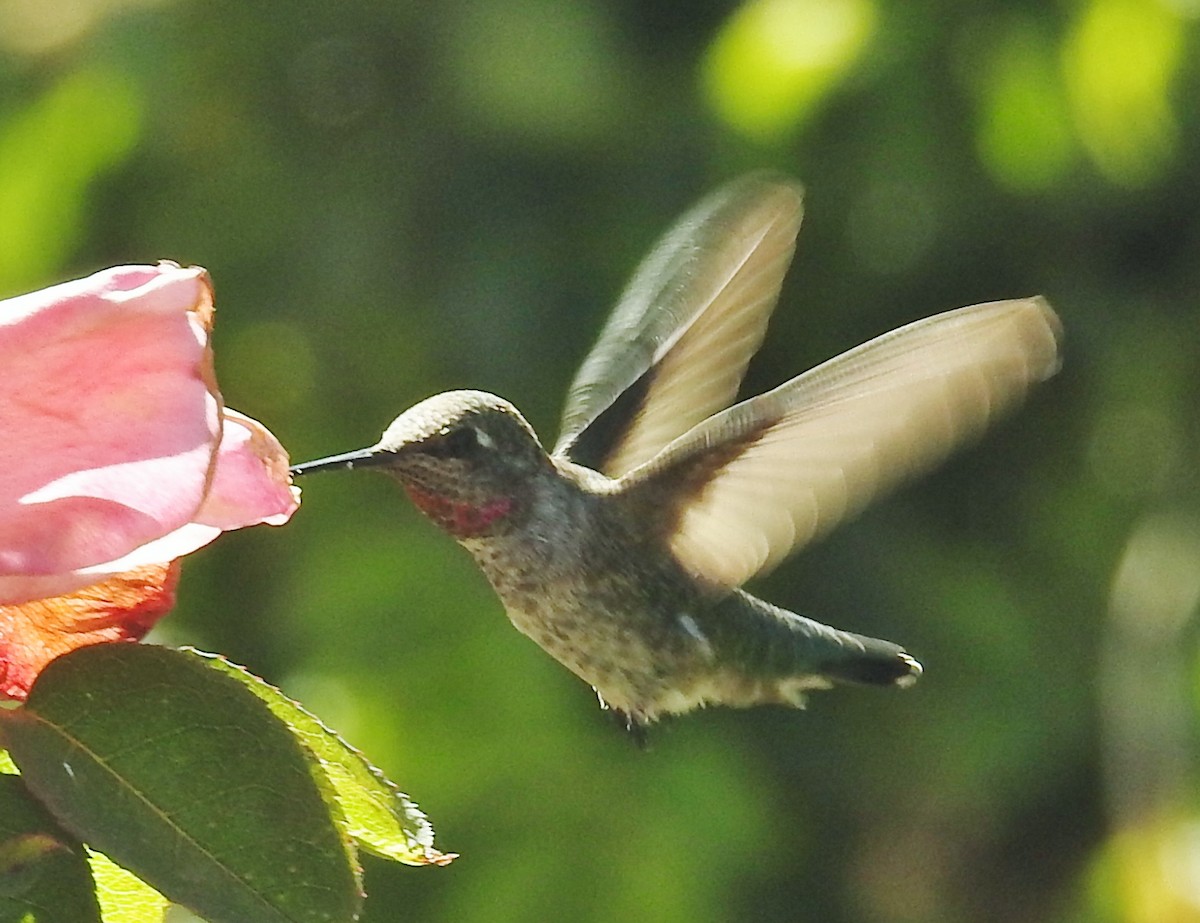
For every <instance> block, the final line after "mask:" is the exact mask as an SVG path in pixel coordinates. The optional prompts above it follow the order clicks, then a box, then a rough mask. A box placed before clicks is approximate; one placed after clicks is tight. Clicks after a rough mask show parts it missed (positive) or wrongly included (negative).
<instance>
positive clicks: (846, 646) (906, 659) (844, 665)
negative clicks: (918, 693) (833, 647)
mask: <svg viewBox="0 0 1200 923" xmlns="http://www.w3.org/2000/svg"><path fill="white" fill-rule="evenodd" d="M822 627H825V626H822ZM829 630H830V631H832V632H833V633H834V635H835V636H836V640H835V643H836V644H837V645H838V647H839V649H840V650H837V651H832V652H831V653H830V656H828V657H827V658H826V659H825V660H824V661H823V662H822V663H821V664H820V665H819V669H820V671H821V672H822V673H824V674H825V675H826V676H828V677H829V678H830V679H832V680H836V681H837V682H842V683H857V684H859V685H867V686H899V687H901V688H904V687H907V686H911V685H912V684H913V683H915V682H916V681H917V678H918V677H920V675H921V672H922V667H921V664H920V663H919V662H918V661H917V660H916V658H915V657H913V656H912V655H911V654H909V653H908V651H906V650H905V649H904V648H902V647H900V645H898V644H893V643H892V642H891V641H881V640H879V639H878V638H867V637H864V636H863V635H856V634H851V633H850V632H848V631H838V630H837V629H836V628H833V629H829Z"/></svg>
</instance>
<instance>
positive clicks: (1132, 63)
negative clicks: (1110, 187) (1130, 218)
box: [1062, 0, 1183, 187]
mask: <svg viewBox="0 0 1200 923" xmlns="http://www.w3.org/2000/svg"><path fill="white" fill-rule="evenodd" d="M1182 49H1183V25H1182V23H1181V22H1180V20H1179V18H1178V17H1177V16H1176V15H1174V14H1173V13H1172V12H1171V11H1170V10H1169V9H1168V8H1166V7H1164V6H1163V5H1162V4H1160V3H1158V2H1156V0H1092V2H1091V3H1089V4H1088V5H1087V6H1086V7H1084V9H1083V12H1082V13H1081V14H1080V16H1079V18H1078V20H1077V21H1076V22H1075V24H1074V27H1073V28H1072V30H1071V32H1070V34H1069V35H1068V36H1067V39H1066V41H1065V43H1064V45H1063V49H1062V66H1063V73H1064V76H1065V79H1066V87H1067V92H1068V99H1069V101H1070V106H1071V111H1072V114H1073V116H1074V120H1075V127H1076V130H1077V131H1078V133H1079V139H1080V141H1082V143H1083V146H1084V147H1085V148H1086V149H1087V151H1088V153H1089V155H1090V156H1091V158H1092V160H1093V162H1094V163H1095V164H1096V167H1097V169H1098V170H1099V171H1100V172H1101V173H1102V174H1104V176H1106V177H1107V178H1108V179H1109V180H1111V181H1112V182H1114V183H1117V184H1120V185H1124V186H1133V187H1136V186H1143V185H1146V184H1148V183H1151V182H1153V181H1154V180H1156V179H1157V178H1158V177H1159V175H1161V173H1162V172H1163V170H1164V169H1165V168H1166V167H1167V165H1168V164H1169V163H1170V162H1171V160H1172V159H1173V157H1174V154H1175V149H1176V145H1177V142H1178V138H1179V126H1178V124H1177V121H1176V118H1175V113H1174V111H1173V109H1172V107H1171V103H1170V98H1169V97H1170V93H1171V89H1172V84H1173V82H1174V80H1175V77H1176V75H1177V73H1178V72H1179V64H1180V59H1181V52H1182Z"/></svg>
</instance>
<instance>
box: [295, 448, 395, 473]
mask: <svg viewBox="0 0 1200 923" xmlns="http://www.w3.org/2000/svg"><path fill="white" fill-rule="evenodd" d="M394 454H395V453H394V452H388V451H385V450H383V449H380V448H379V447H378V446H372V447H371V448H369V449H357V450H355V451H354V452H346V453H344V454H342V455H330V456H329V457H328V458H318V459H316V460H315V461H309V462H304V463H303V464H299V465H292V467H291V468H290V469H288V470H289V471H290V472H291V475H292V477H299V476H300V475H302V474H312V473H313V472H314V471H332V470H335V469H338V468H345V469H347V470H353V469H355V468H370V467H373V466H377V465H382V464H386V463H387V462H388V460H390V459H391V458H392V456H393V455H394Z"/></svg>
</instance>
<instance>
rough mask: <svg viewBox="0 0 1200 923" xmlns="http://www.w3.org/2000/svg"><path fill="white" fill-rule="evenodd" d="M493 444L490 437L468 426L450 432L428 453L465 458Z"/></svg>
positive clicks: (430, 447) (432, 444)
mask: <svg viewBox="0 0 1200 923" xmlns="http://www.w3.org/2000/svg"><path fill="white" fill-rule="evenodd" d="M485 439H486V441H485ZM491 444H492V441H491V439H490V437H486V436H485V434H484V433H482V432H480V431H479V430H478V429H476V428H475V427H474V426H471V425H469V424H468V425H464V426H457V427H455V428H454V429H452V430H450V432H448V433H446V435H444V436H442V437H441V438H440V439H438V440H437V441H436V442H432V443H431V444H430V445H429V446H428V447H427V449H426V451H427V452H428V453H429V454H430V455H436V456H438V457H441V458H465V457H467V456H469V455H473V454H475V452H476V450H478V449H479V447H480V446H486V445H491Z"/></svg>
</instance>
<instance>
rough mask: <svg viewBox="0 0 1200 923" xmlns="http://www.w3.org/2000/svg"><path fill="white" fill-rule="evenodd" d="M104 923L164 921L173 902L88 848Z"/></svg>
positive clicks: (131, 873)
mask: <svg viewBox="0 0 1200 923" xmlns="http://www.w3.org/2000/svg"><path fill="white" fill-rule="evenodd" d="M87 858H88V864H89V865H90V866H91V868H92V878H93V879H95V882H96V897H97V898H98V899H99V901H100V913H101V915H102V916H103V917H104V923H162V921H163V919H164V918H165V916H166V912H167V908H168V906H170V902H169V901H168V900H167V899H166V898H165V897H163V896H162V895H161V894H159V893H158V892H157V891H155V890H154V889H153V888H152V887H150V886H149V885H148V884H146V883H145V882H144V881H142V880H141V879H140V878H138V877H137V876H136V875H135V874H133V872H130V871H127V870H125V869H123V868H121V866H119V865H117V864H116V863H115V862H113V861H112V860H111V859H110V858H108V856H106V855H104V854H103V853H98V852H95V851H93V850H88V853H87Z"/></svg>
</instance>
